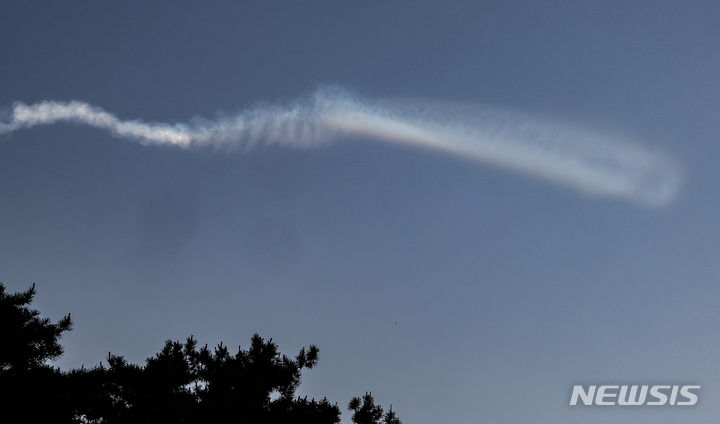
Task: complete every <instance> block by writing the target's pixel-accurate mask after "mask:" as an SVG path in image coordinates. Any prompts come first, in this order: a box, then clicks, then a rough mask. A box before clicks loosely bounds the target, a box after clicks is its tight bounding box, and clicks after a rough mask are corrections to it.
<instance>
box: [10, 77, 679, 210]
mask: <svg viewBox="0 0 720 424" xmlns="http://www.w3.org/2000/svg"><path fill="white" fill-rule="evenodd" d="M425 109H426V110H435V109H436V110H439V111H440V112H441V111H442V110H443V107H442V106H437V107H434V105H433V104H427V105H425ZM469 109H471V110H473V111H474V112H475V113H474V114H473V115H472V116H466V119H458V118H457V116H455V117H451V119H443V120H440V119H428V117H427V116H423V113H420V112H408V109H405V111H403V110H402V109H401V108H400V107H399V106H398V105H397V104H395V105H392V104H385V105H380V104H377V103H367V102H361V101H359V100H357V99H355V98H353V97H351V96H348V95H347V94H343V93H339V92H331V91H320V92H319V93H318V94H316V95H315V96H314V97H313V98H312V99H310V100H308V101H305V102H298V103H296V104H294V105H291V106H289V107H259V108H255V109H251V110H249V111H246V112H243V113H240V114H237V115H235V116H233V117H230V118H224V119H219V120H216V121H207V120H200V119H195V120H193V121H191V122H190V123H177V124H163V123H146V122H142V121H129V120H121V119H119V118H118V117H116V116H115V115H113V114H111V113H108V112H106V111H104V110H103V109H100V108H97V107H94V106H91V105H89V104H87V103H83V102H78V101H71V102H56V101H44V102H40V103H36V104H32V105H25V104H23V103H16V104H15V105H14V106H13V108H12V113H11V116H10V120H9V122H7V123H0V134H2V133H8V132H13V131H16V130H19V129H22V128H31V127H33V126H35V125H43V124H53V123H56V122H62V121H67V122H76V123H81V124H86V125H90V126H93V127H96V128H103V129H107V130H109V131H110V132H112V133H113V134H115V135H117V136H121V137H129V138H133V139H137V140H139V141H140V142H141V143H143V144H169V145H175V146H180V147H189V146H193V145H209V146H215V147H223V146H225V147H230V148H233V147H244V148H248V147H252V146H253V145H254V144H257V143H264V144H274V143H277V144H283V145H289V146H312V145H318V144H319V143H322V142H326V141H329V140H332V139H334V138H337V137H338V136H342V135H356V136H363V137H365V138H372V139H376V140H378V141H383V142H388V143H394V144H401V145H407V146H412V147H421V148H426V149H431V150H435V151H439V152H444V153H448V154H453V155H457V156H461V157H465V158H469V159H473V160H476V161H480V162H484V163H487V164H491V165H497V166H500V167H504V168H508V169H512V170H515V171H518V172H522V173H525V174H528V175H533V176H537V177H541V178H544V179H546V180H549V181H553V182H556V183H559V184H563V185H566V186H570V187H574V188H576V189H578V190H580V191H582V192H584V193H589V194H592V195H598V196H612V197H619V198H624V199H627V200H631V201H635V202H639V203H642V204H645V205H649V206H662V205H665V204H668V203H669V202H671V201H672V199H673V197H674V195H675V194H676V192H677V190H678V188H679V182H680V173H679V170H678V167H677V165H676V164H675V162H674V161H673V160H671V158H669V157H667V156H664V155H662V154H660V153H657V152H653V151H651V150H649V149H646V148H643V147H641V146H639V145H636V144H634V143H628V142H623V141H620V140H615V139H612V138H607V137H600V136H598V135H594V134H591V133H588V132H586V131H580V130H577V129H571V128H569V127H563V126H558V125H553V124H548V123H545V122H542V121H538V120H533V119H531V118H527V117H522V116H519V115H514V114H510V113H503V112H497V111H492V110H489V109H482V110H481V109H477V108H475V109H473V108H469ZM444 110H447V107H445V109H444ZM425 115H427V114H425ZM437 115H439V113H436V114H435V116H437ZM465 115H467V113H466V114H465Z"/></svg>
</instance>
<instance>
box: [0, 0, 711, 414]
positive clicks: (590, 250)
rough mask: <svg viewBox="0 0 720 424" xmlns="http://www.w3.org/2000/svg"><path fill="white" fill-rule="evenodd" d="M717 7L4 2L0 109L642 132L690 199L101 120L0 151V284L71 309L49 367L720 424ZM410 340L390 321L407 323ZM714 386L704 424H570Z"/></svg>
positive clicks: (445, 161) (379, 152)
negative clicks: (74, 105) (199, 346)
mask: <svg viewBox="0 0 720 424" xmlns="http://www.w3.org/2000/svg"><path fill="white" fill-rule="evenodd" d="M718 18H720V8H719V7H718V6H717V5H716V4H713V3H712V2H683V3H682V4H681V3H680V2H656V1H653V2H639V1H633V2H551V3H546V4H543V5H539V4H537V2H453V3H452V4H449V5H448V4H445V3H441V2H400V1H397V2H371V3H368V2H363V3H362V4H360V3H358V4H355V5H351V4H350V3H343V4H339V3H338V2H319V1H316V2H280V1H277V2H257V3H251V2H242V3H239V4H238V2H212V3H211V4H200V3H197V2H187V3H181V2H164V3H163V2H154V3H152V4H147V3H146V2H133V1H128V2H122V3H120V2H116V3H112V4H110V3H108V2H104V3H90V2H76V3H63V4H59V3H58V2H20V1H17V2H14V1H7V2H3V3H2V5H0V40H2V42H1V44H0V45H2V49H1V50H0V52H1V54H2V59H1V60H0V110H3V111H9V110H10V108H11V107H12V104H13V103H14V102H16V101H22V102H25V103H33V102H37V101H42V100H48V99H50V100H72V99H78V100H82V101H86V102H89V103H91V104H94V105H98V106H100V107H102V108H104V109H106V110H108V111H111V112H113V113H115V114H117V115H118V116H120V117H122V118H124V119H136V118H137V119H143V120H146V121H160V122H182V121H188V120H190V119H192V118H193V117H195V116H203V117H208V118H213V117H215V116H217V114H218V113H224V114H232V113H235V112H237V111H240V110H243V109H244V108H247V107H249V106H253V105H256V104H258V103H265V104H268V103H275V102H280V103H284V102H288V101H292V100H293V99H295V98H298V97H299V96H305V95H308V94H310V93H312V92H313V91H314V90H315V89H316V88H318V87H322V86H326V85H339V86H342V87H345V88H347V89H349V90H353V91H354V92H357V93H360V94H361V95H362V96H367V97H368V98H372V99H385V98H391V99H392V98H413V99H428V102H429V103H428V104H436V103H434V102H436V101H447V102H453V103H470V104H482V105H492V106H495V107H499V108H504V109H509V110H513V111H518V112H522V113H527V114H530V115H534V116H546V117H549V118H553V119H557V120H561V121H564V122H569V123H573V124H576V125H579V126H582V127H587V128H601V129H603V130H605V131H608V132H612V133H618V134H626V135H628V136H630V137H632V138H635V139H638V140H642V142H643V143H644V144H645V145H648V146H651V147H653V148H656V149H658V150H661V151H665V152H668V153H669V154H671V155H672V156H673V157H674V158H676V159H677V160H678V161H679V162H680V163H682V164H683V167H684V170H685V180H684V184H683V186H682V189H681V191H680V193H679V195H678V197H677V199H676V200H675V201H674V202H673V203H672V204H670V205H668V206H665V207H663V208H646V207H642V206H639V205H634V204H631V203H627V202H623V201H619V200H614V199H596V198H592V197H588V196H583V195H578V194H577V193H575V192H573V191H570V190H566V189H564V188H562V187H557V186H554V185H550V184H548V183H545V182H543V181H539V180H537V179H533V178H528V177H525V176H521V175H516V174H513V173H509V172H506V171H503V170H499V169H495V168H488V167H484V166H482V165H478V164H476V163H472V162H469V161H463V160H458V159H456V158H452V157H448V156H443V155H438V154H434V153H431V152H425V151H418V150H413V149H409V148H403V147H398V146H388V145H383V144H377V143H365V142H364V141H365V140H363V139H361V138H355V139H351V140H346V142H342V143H335V144H331V145H328V146H325V147H321V148H316V149H281V148H273V147H267V148H258V149H255V150H252V151H250V152H247V153H245V152H230V153H226V152H220V151H213V150H211V149H189V150H182V149H176V148H172V147H168V146H154V147H153V146H140V145H138V144H136V143H133V142H130V141H128V140H124V139H121V138H117V137H113V136H112V135H110V134H108V133H106V132H104V131H100V130H97V129H92V128H88V127H82V126H76V125H64V124H61V125H56V126H47V127H37V128H35V129H32V130H21V131H18V132H15V133H12V134H5V135H2V136H0V205H1V206H0V281H3V282H5V284H7V285H8V286H9V287H10V288H12V289H18V290H19V289H22V288H24V287H26V286H27V285H28V284H30V283H32V282H37V284H38V288H39V295H38V299H37V306H38V307H39V308H40V310H41V311H44V312H45V313H47V314H49V315H51V316H60V315H61V314H64V313H67V312H72V314H73V317H74V321H75V327H74V330H73V331H72V332H71V333H70V334H69V335H67V336H66V337H65V339H64V341H65V345H66V354H65V356H64V357H63V358H62V359H61V360H60V361H59V364H60V365H61V366H65V367H71V366H79V365H81V364H85V365H92V364H95V363H97V362H98V361H100V360H101V359H103V358H104V357H105V355H106V354H107V352H108V351H112V352H114V353H117V354H124V355H126V356H127V357H128V359H131V360H134V361H141V360H143V359H144V358H145V357H146V356H148V355H150V354H152V353H154V352H155V351H157V350H158V349H159V348H160V347H161V345H162V343H163V341H164V340H165V339H167V338H184V337H186V336H187V335H189V334H194V335H195V336H196V337H197V338H198V339H199V340H200V341H201V342H206V343H210V344H214V343H217V342H219V341H220V340H222V341H224V342H226V343H227V344H230V345H236V344H243V345H245V344H246V343H247V341H248V340H249V336H250V335H251V334H252V333H253V332H255V331H258V332H260V334H261V335H263V336H266V337H272V338H273V339H274V340H275V341H277V342H278V343H279V344H280V347H281V349H282V350H283V351H287V352H292V351H295V350H297V349H299V347H300V346H302V345H307V344H310V343H314V344H317V345H318V346H319V347H320V354H321V358H320V363H319V366H318V368H316V369H313V370H312V371H310V372H309V373H308V374H307V375H306V376H305V378H304V383H303V387H302V390H303V391H304V392H306V393H309V394H310V395H316V396H317V395H327V396H328V397H329V398H330V399H331V400H334V401H335V400H336V401H338V402H339V403H340V404H341V406H344V404H345V403H346V402H347V401H348V400H349V399H350V397H351V396H353V395H357V394H359V393H364V392H365V391H368V390H371V391H373V393H374V394H375V396H376V399H377V400H378V401H380V402H381V403H383V404H388V403H392V404H393V408H394V409H395V410H397V411H398V413H399V415H400V417H401V418H402V419H403V421H404V422H406V423H420V424H423V423H437V422H448V423H477V422H496V423H505V422H507V423H518V422H529V421H531V420H532V421H536V420H538V419H539V417H542V419H543V420H544V421H548V422H550V421H552V422H558V423H565V422H567V423H570V422H578V421H582V422H588V423H593V422H607V421H613V422H627V423H631V422H632V423H643V422H654V423H657V422H660V423H662V422H678V421H682V422H709V421H710V419H711V417H717V415H718V412H719V411H718V408H719V407H718V406H717V405H718V403H717V402H714V400H713V399H716V398H718V397H720V389H719V388H718V382H719V381H720V374H718V371H717V370H718V367H717V366H716V361H717V357H718V356H719V355H720V343H719V342H720V340H719V339H720V331H719V330H720V325H719V324H720V306H718V305H719V304H718V299H719V295H720V288H718V287H717V284H716V283H717V281H718V277H720V266H719V265H718V263H720V262H719V261H718V259H719V256H720V244H718V240H719V239H720V226H719V225H718V223H717V218H716V217H717V216H718V214H719V213H720V203H719V200H720V198H719V196H718V190H717V188H716V181H717V180H718V178H720V171H718V168H717V165H716V159H715V158H717V157H718V154H720V146H719V145H718V143H717V135H718V133H719V132H720V120H718V119H717V116H718V111H720V79H718V77H717V76H718V75H720V50H718V49H717V46H718V44H720V27H718V26H717V22H718ZM396 323H397V324H396ZM595 382H597V383H603V382H618V383H665V382H670V383H675V382H677V383H688V384H689V383H699V384H702V385H703V389H702V392H701V401H700V402H701V404H700V405H699V406H697V407H695V408H691V409H679V410H678V409H668V408H662V409H657V410H653V409H650V408H645V409H636V410H625V409H620V410H618V409H612V410H597V409H583V408H576V409H572V408H569V407H568V406H567V402H568V398H569V393H570V389H571V386H572V384H577V383H586V384H589V383H595Z"/></svg>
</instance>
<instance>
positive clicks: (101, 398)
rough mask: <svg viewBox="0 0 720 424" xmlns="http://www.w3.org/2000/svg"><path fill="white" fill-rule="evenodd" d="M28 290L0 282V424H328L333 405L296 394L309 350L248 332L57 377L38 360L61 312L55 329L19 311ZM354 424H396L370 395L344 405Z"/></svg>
mask: <svg viewBox="0 0 720 424" xmlns="http://www.w3.org/2000/svg"><path fill="white" fill-rule="evenodd" d="M34 295H35V286H32V287H31V288H30V289H29V290H27V291H25V292H21V293H16V294H8V293H6V291H5V287H4V286H3V285H2V284H0V329H1V330H2V333H1V334H0V337H1V338H2V341H3V343H0V361H1V362H0V365H2V369H1V370H0V422H2V423H15V422H17V423H20V422H22V423H43V424H45V423H73V424H79V423H83V424H88V423H96V424H100V423H102V424H131V423H132V424H142V423H148V424H164V423H167V424H175V423H184V424H200V423H214V424H223V423H263V424H265V423H267V424H280V423H282V424H311V423H312V424H337V423H339V422H340V409H339V408H338V406H337V404H336V403H330V401H328V400H327V398H322V399H321V400H315V399H310V400H308V399H307V397H302V398H301V397H299V396H296V391H297V389H298V387H299V385H300V381H301V377H302V371H303V370H304V369H311V368H313V367H314V366H315V365H316V364H317V362H318V358H319V350H318V348H317V347H316V346H314V345H311V346H309V347H307V348H302V349H301V350H300V351H299V352H298V353H297V354H296V355H295V356H293V357H290V356H287V355H284V354H282V353H280V351H279V349H278V346H277V344H275V343H274V342H273V341H272V339H268V340H265V339H263V338H262V337H260V335H258V334H254V335H253V336H252V338H251V339H250V345H249V346H248V347H247V348H246V349H243V348H241V347H238V348H237V350H236V351H234V352H232V353H231V351H230V350H229V349H228V347H227V346H226V345H225V344H223V343H220V344H218V345H217V346H215V347H214V348H212V349H211V348H209V347H208V346H207V345H204V346H202V347H198V342H197V340H196V339H195V338H194V337H192V336H191V337H189V338H188V339H187V340H185V342H184V343H183V342H179V341H171V340H168V341H166V342H165V345H164V346H163V348H162V349H161V350H160V351H159V352H158V353H157V354H155V355H154V356H152V357H150V358H148V359H147V360H146V361H145V363H144V364H143V365H135V364H131V363H129V362H128V361H127V360H126V359H125V358H124V357H122V356H120V355H114V354H112V353H108V356H107V358H106V362H105V363H101V364H100V365H98V366H96V367H94V368H91V369H86V368H84V367H83V368H80V369H74V370H70V371H67V372H61V371H60V370H59V369H57V368H52V367H50V366H48V365H47V364H46V363H45V362H46V361H47V360H49V359H53V358H56V357H58V356H59V355H60V354H61V353H62V347H61V346H60V344H59V338H60V336H61V335H62V333H63V332H65V331H67V330H69V329H70V326H71V322H70V316H69V315H68V316H66V317H65V318H62V319H61V320H60V321H58V322H57V323H53V322H51V321H50V320H49V319H47V318H40V316H39V313H38V312H37V311H35V310H33V309H30V307H29V305H30V303H31V302H32V299H33V296H34ZM350 409H351V410H353V412H354V413H353V417H352V420H353V422H355V423H356V424H380V423H381V421H380V420H381V419H383V421H382V423H385V424H400V421H399V420H398V419H397V418H396V417H395V414H394V413H393V412H392V411H389V412H388V413H386V414H384V415H383V409H382V407H381V406H379V405H375V403H374V400H373V398H372V396H371V395H370V393H366V394H365V396H363V398H362V399H360V398H354V399H353V400H352V401H351V402H350Z"/></svg>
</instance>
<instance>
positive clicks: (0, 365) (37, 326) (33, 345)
mask: <svg viewBox="0 0 720 424" xmlns="http://www.w3.org/2000/svg"><path fill="white" fill-rule="evenodd" d="M34 297H35V285H34V284H33V285H32V287H30V288H29V289H28V290H26V291H24V292H19V293H13V294H8V293H7V292H6V290H5V286H4V285H3V284H1V283H0V334H2V342H1V343H0V372H2V373H6V372H15V373H17V372H22V371H27V370H28V369H30V368H35V367H38V366H40V365H43V364H44V363H45V362H46V361H47V360H51V359H55V358H57V357H58V356H60V355H61V354H62V353H63V349H62V346H60V343H59V339H60V336H61V335H62V333H63V332H65V331H68V330H70V328H71V325H72V324H71V320H70V315H69V314H68V315H67V316H66V317H64V318H62V319H61V320H60V321H58V322H57V323H53V322H51V321H50V319H49V318H40V313H39V312H38V311H36V310H34V309H31V308H30V307H29V305H30V303H31V302H32V300H33V298H34Z"/></svg>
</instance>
